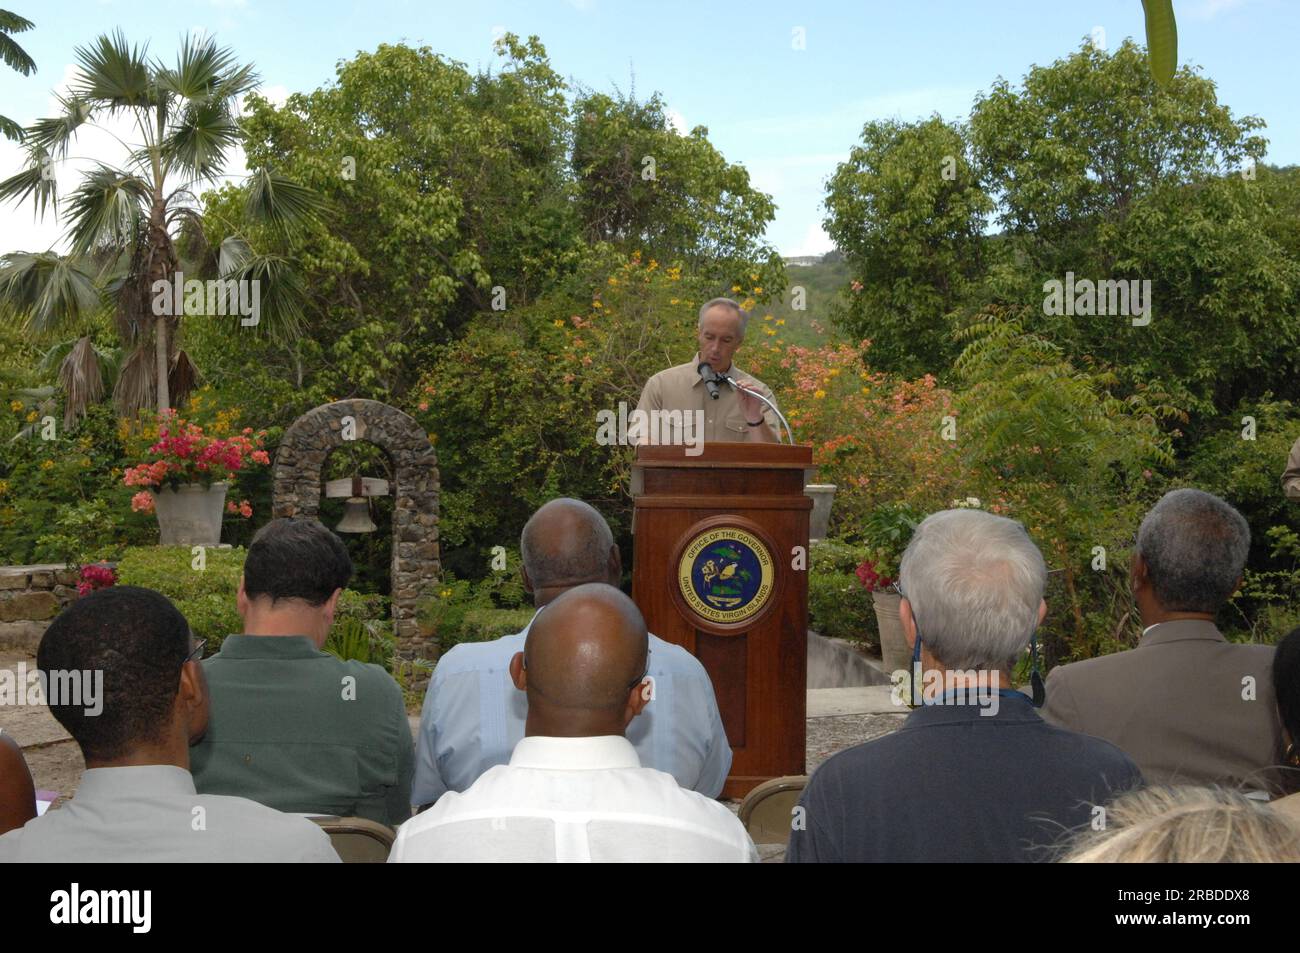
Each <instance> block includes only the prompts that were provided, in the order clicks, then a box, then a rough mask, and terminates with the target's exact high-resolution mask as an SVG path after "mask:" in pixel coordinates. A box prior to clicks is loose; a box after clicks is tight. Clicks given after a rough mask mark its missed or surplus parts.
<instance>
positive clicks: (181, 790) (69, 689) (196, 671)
mask: <svg viewBox="0 0 1300 953" xmlns="http://www.w3.org/2000/svg"><path fill="white" fill-rule="evenodd" d="M202 652H203V643H202V642H199V643H198V644H194V640H193V636H192V635H191V634H190V628H189V624H188V623H187V622H186V621H185V617H184V616H183V615H181V613H180V611H179V610H178V609H177V608H176V607H175V606H174V605H172V604H171V602H170V601H168V599H167V598H166V597H165V596H163V595H161V594H160V593H157V592H154V591H153V590H151V589H141V588H138V587H135V586H113V587H111V588H108V589H101V590H99V591H97V592H94V593H91V594H90V595H87V596H84V597H83V598H81V599H78V600H77V601H76V602H73V603H72V604H71V605H69V606H68V608H66V609H64V610H63V612H62V613H60V615H59V616H58V617H57V618H56V619H55V620H54V622H53V623H51V625H50V627H49V629H47V630H46V632H45V635H44V637H43V638H42V639H41V644H40V648H39V649H38V650H37V656H36V658H37V666H38V668H39V670H40V672H41V673H42V674H43V675H44V676H45V678H46V681H47V684H48V685H49V688H48V689H47V690H46V700H47V702H48V704H49V706H50V711H51V712H52V713H53V715H54V717H55V718H57V719H58V721H59V723H60V724H61V725H63V727H64V728H65V729H67V731H68V733H69V734H71V735H72V737H73V739H74V740H75V741H76V742H77V744H78V745H79V746H80V747H81V752H82V754H83V755H84V756H85V759H86V769H87V770H86V772H85V774H84V775H82V778H81V784H80V786H79V787H78V788H77V794H76V797H74V798H73V799H72V801H70V802H69V803H67V804H65V805H64V806H62V807H60V808H56V809H53V810H50V811H47V812H46V813H45V814H44V815H43V816H41V817H37V818H34V819H32V820H30V821H28V822H27V823H26V824H25V825H24V826H23V827H20V828H18V829H17V830H13V831H10V832H9V833H7V834H5V835H4V836H3V837H0V863H12V862H24V861H27V862H37V863H51V862H67V861H76V862H78V863H87V862H89V863H103V862H107V863H122V862H124V861H146V862H151V863H176V862H187V861H201V862H207V863H213V862H227V861H229V862H247V861H274V862H292V861H308V862H312V861H314V862H327V863H338V862H339V857H338V854H337V853H335V851H334V849H333V848H332V847H331V846H330V842H329V838H328V837H327V836H326V834H325V832H324V831H322V830H321V829H320V828H319V827H317V826H316V825H315V824H313V823H312V822H311V821H309V820H307V819H305V818H302V817H295V816H293V815H290V814H281V813H280V812H279V811H275V810H272V809H271V808H269V807H265V806H263V805H261V804H258V803H256V802H255V801H249V800H247V799H245V798H241V797H225V796H221V795H211V794H196V793H195V791H194V779H193V777H192V776H191V775H190V771H189V764H190V753H189V746H190V744H191V743H192V742H194V741H196V740H198V739H199V738H200V737H202V735H203V732H204V731H205V730H206V729H207V725H208V690H207V683H206V682H205V681H204V678H203V668H202V666H200V665H199V664H198V661H199V658H200V657H201V655H202Z"/></svg>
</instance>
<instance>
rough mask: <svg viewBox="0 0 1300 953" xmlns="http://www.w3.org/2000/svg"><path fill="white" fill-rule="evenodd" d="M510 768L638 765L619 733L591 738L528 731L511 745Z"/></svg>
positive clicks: (588, 768)
mask: <svg viewBox="0 0 1300 953" xmlns="http://www.w3.org/2000/svg"><path fill="white" fill-rule="evenodd" d="M510 767H512V768H548V769H550V770H560V771H597V770H605V769H607V768H639V767H641V759H640V758H638V757H637V754H636V749H635V748H633V747H632V742H630V741H628V740H627V739H626V738H624V737H623V736H622V735H597V736H595V737H591V738H551V737H548V736H543V735H530V736H529V737H527V738H523V739H522V740H521V741H520V742H519V744H517V745H515V750H514V753H513V754H512V755H511V756H510Z"/></svg>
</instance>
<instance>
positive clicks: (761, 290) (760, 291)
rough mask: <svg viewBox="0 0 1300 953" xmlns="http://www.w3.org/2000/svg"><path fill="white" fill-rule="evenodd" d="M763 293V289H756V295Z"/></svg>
mask: <svg viewBox="0 0 1300 953" xmlns="http://www.w3.org/2000/svg"><path fill="white" fill-rule="evenodd" d="M762 293H763V289H762V288H761V287H755V288H754V294H756V295H761V294H762Z"/></svg>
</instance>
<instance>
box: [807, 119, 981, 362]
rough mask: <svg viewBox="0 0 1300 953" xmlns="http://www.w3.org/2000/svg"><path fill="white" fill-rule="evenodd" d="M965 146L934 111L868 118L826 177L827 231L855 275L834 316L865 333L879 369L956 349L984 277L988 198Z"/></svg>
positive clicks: (935, 358) (960, 134) (942, 356)
mask: <svg viewBox="0 0 1300 953" xmlns="http://www.w3.org/2000/svg"><path fill="white" fill-rule="evenodd" d="M968 151H969V150H968V145H967V142H966V134H965V131H964V129H963V128H962V127H961V126H958V125H953V124H950V123H946V122H944V121H943V120H942V119H941V118H939V117H938V116H934V117H932V118H930V119H928V120H926V121H924V122H918V123H901V122H898V121H896V120H886V121H880V122H874V121H873V122H869V123H867V124H866V125H865V126H864V127H863V128H862V143H861V144H860V145H857V146H854V148H853V149H852V151H851V152H850V153H849V159H848V161H847V162H843V163H841V164H840V165H839V166H838V167H837V168H836V170H835V174H834V175H833V176H832V177H831V179H830V182H829V183H828V185H827V190H826V210H827V217H826V220H825V226H826V231H827V233H828V234H829V235H830V236H831V238H833V239H834V240H835V243H836V245H837V246H838V247H839V248H840V249H841V250H842V251H843V252H844V255H845V257H846V258H847V260H848V262H849V264H850V266H851V269H852V273H853V277H854V280H853V284H852V285H851V287H850V290H849V292H848V294H847V296H846V299H845V302H844V305H843V307H842V308H841V309H840V310H839V311H838V312H837V315H836V320H837V323H839V324H840V325H841V326H842V327H843V328H844V329H845V330H846V331H847V332H848V333H849V334H851V335H852V336H853V338H854V339H855V340H861V339H863V338H869V339H870V340H871V342H872V350H871V354H872V362H873V364H874V365H876V366H877V367H879V368H881V369H884V370H889V371H895V372H897V373H900V374H904V375H907V376H916V375H919V374H921V373H926V372H941V371H942V370H944V369H946V368H947V367H948V366H949V365H951V363H952V360H953V358H955V357H956V354H957V350H958V348H957V345H956V343H955V341H954V339H953V336H952V331H953V328H954V324H955V318H956V314H955V313H956V312H957V311H958V309H959V308H960V307H961V306H962V305H963V304H964V303H965V301H966V300H967V299H968V298H969V297H970V295H971V291H972V285H973V284H974V283H975V282H977V281H978V280H979V279H980V278H981V277H982V276H983V273H984V270H985V267H986V264H985V257H986V254H987V251H988V243H987V241H986V240H985V239H984V237H983V235H982V231H983V228H984V222H985V217H986V216H987V215H988V213H989V212H990V211H991V210H992V207H993V203H992V202H991V200H990V199H989V197H988V196H987V195H986V194H985V192H984V190H983V188H982V187H981V185H980V182H979V180H978V178H977V177H976V175H975V173H974V170H973V169H972V167H971V165H970V163H969V162H968V160H967V154H968Z"/></svg>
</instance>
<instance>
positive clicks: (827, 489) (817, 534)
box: [803, 483, 837, 540]
mask: <svg viewBox="0 0 1300 953" xmlns="http://www.w3.org/2000/svg"><path fill="white" fill-rule="evenodd" d="M836 489H837V487H836V485H835V484H834V483H809V484H808V485H807V486H805V487H804V488H803V491H804V494H805V495H807V496H810V497H812V501H813V508H812V513H811V514H809V516H808V538H809V539H810V540H812V539H825V538H826V530H827V528H828V527H829V526H830V524H831V502H832V501H833V500H834V499H835V490H836Z"/></svg>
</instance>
